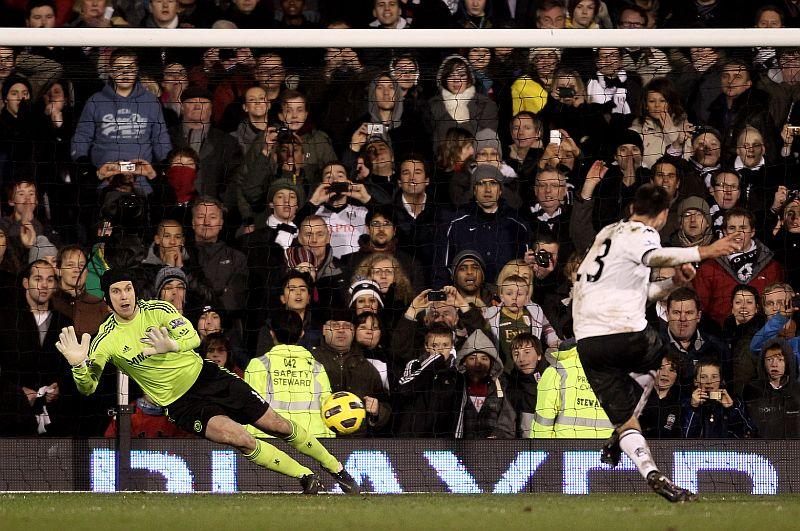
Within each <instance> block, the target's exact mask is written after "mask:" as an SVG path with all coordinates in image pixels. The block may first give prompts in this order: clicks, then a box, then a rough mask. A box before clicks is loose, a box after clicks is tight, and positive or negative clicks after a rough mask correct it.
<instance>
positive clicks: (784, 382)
mask: <svg viewBox="0 0 800 531" xmlns="http://www.w3.org/2000/svg"><path fill="white" fill-rule="evenodd" d="M797 376H798V372H797V358H796V357H795V353H794V352H792V348H791V347H790V346H789V344H788V343H787V342H786V341H785V340H783V339H779V338H776V339H771V340H770V341H768V342H767V343H766V344H765V345H764V348H763V349H762V352H761V355H760V356H759V357H758V378H757V379H756V380H755V381H754V382H752V383H751V384H750V385H749V386H748V387H747V388H745V393H744V401H745V404H746V406H747V412H748V414H749V415H750V418H751V419H753V423H754V424H755V427H756V429H757V430H758V436H759V437H761V438H764V439H796V438H798V437H800V383H798V381H797Z"/></svg>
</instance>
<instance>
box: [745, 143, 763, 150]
mask: <svg viewBox="0 0 800 531" xmlns="http://www.w3.org/2000/svg"><path fill="white" fill-rule="evenodd" d="M739 147H741V148H743V149H761V148H763V147H764V144H760V143H755V144H742V145H741V146H739Z"/></svg>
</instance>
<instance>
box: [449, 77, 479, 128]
mask: <svg viewBox="0 0 800 531" xmlns="http://www.w3.org/2000/svg"><path fill="white" fill-rule="evenodd" d="M474 97H475V86H474V85H473V86H471V87H469V88H468V89H466V90H465V91H464V92H462V93H461V94H453V93H452V92H450V91H449V90H447V89H446V88H442V100H443V101H444V108H445V109H446V110H447V114H449V115H450V116H451V117H452V118H453V120H455V121H456V122H458V123H464V122H467V121H469V107H468V105H469V101H470V100H471V99H472V98H474Z"/></svg>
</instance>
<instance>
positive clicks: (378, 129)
mask: <svg viewBox="0 0 800 531" xmlns="http://www.w3.org/2000/svg"><path fill="white" fill-rule="evenodd" d="M385 132H386V127H385V126H384V125H383V124H367V136H383V134H384V133H385Z"/></svg>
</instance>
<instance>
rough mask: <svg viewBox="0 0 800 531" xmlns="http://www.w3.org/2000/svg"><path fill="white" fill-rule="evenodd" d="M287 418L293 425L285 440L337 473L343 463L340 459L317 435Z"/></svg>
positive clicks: (323, 466) (325, 467)
mask: <svg viewBox="0 0 800 531" xmlns="http://www.w3.org/2000/svg"><path fill="white" fill-rule="evenodd" d="M286 420H287V421H288V422H289V424H291V425H292V434H291V435H289V436H288V437H285V438H284V440H285V441H286V442H287V443H289V446H291V447H292V448H294V449H295V450H297V451H298V452H300V453H301V454H303V455H307V456H308V457H310V458H312V459H313V460H315V461H316V462H318V463H319V464H320V465H322V468H324V469H325V470H327V471H328V472H333V473H334V474H335V473H337V472H339V471H340V470H341V469H342V464H341V463H340V462H339V460H338V459H336V458H335V457H334V456H333V455H331V453H330V452H329V451H328V450H327V449H326V448H325V447H324V446H322V443H321V442H319V441H318V440H317V438H316V437H314V436H313V435H311V434H310V433H308V432H307V431H306V430H305V428H303V427H302V426H300V425H298V424H297V423H296V422H294V421H293V420H289V419H286Z"/></svg>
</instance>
